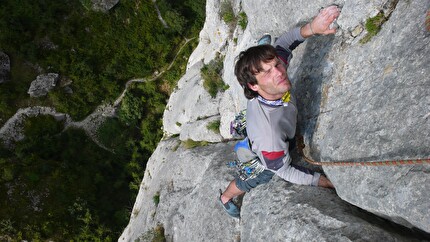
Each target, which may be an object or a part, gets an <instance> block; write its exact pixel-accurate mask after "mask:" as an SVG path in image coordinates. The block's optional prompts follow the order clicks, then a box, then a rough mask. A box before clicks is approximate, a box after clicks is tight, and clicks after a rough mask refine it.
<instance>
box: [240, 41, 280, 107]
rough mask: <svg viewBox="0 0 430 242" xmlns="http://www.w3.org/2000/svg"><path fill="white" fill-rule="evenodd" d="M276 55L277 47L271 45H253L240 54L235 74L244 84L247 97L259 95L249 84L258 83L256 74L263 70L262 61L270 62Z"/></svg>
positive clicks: (242, 84)
mask: <svg viewBox="0 0 430 242" xmlns="http://www.w3.org/2000/svg"><path fill="white" fill-rule="evenodd" d="M276 57H277V55H276V49H275V47H273V46H271V45H258V46H253V47H251V48H249V49H247V50H245V51H242V52H241V53H240V54H239V56H238V60H237V62H236V66H235V68H234V74H235V75H236V78H237V80H238V81H239V84H240V85H241V86H242V88H243V92H244V93H245V97H246V98H248V99H252V98H254V97H257V96H258V93H257V92H256V91H253V90H252V89H251V88H249V86H248V84H250V85H255V84H257V79H256V78H255V75H256V74H258V73H259V72H260V71H262V70H263V67H262V66H261V63H262V62H264V63H269V62H270V61H272V60H273V59H275V58H276Z"/></svg>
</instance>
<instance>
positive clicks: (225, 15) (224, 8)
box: [220, 0, 236, 24]
mask: <svg viewBox="0 0 430 242" xmlns="http://www.w3.org/2000/svg"><path fill="white" fill-rule="evenodd" d="M220 14H221V17H222V20H224V22H225V23H226V24H231V23H235V22H236V16H235V15H234V11H233V6H232V5H231V2H230V1H228V0H224V1H222V3H221V12H220Z"/></svg>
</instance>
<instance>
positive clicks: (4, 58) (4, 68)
mask: <svg viewBox="0 0 430 242" xmlns="http://www.w3.org/2000/svg"><path fill="white" fill-rule="evenodd" d="M9 79H10V58H9V56H8V55H6V53H4V52H1V51H0V83H3V82H7V81H9Z"/></svg>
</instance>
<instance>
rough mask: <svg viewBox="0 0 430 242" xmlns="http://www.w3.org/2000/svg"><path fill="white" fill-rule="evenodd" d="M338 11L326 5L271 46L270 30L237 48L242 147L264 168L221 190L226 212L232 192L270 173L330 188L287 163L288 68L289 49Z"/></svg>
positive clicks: (290, 125) (327, 26)
mask: <svg viewBox="0 0 430 242" xmlns="http://www.w3.org/2000/svg"><path fill="white" fill-rule="evenodd" d="M339 14H340V9H339V8H338V7H337V6H329V7H327V8H324V9H322V10H321V11H320V12H319V13H318V15H317V16H316V17H315V18H313V20H312V21H310V22H309V23H307V24H305V25H303V26H301V27H297V28H294V29H292V30H291V31H288V32H286V33H284V34H283V35H281V36H280V37H279V38H278V39H277V40H276V41H275V43H274V46H272V45H270V42H271V40H270V39H271V38H270V36H264V37H263V39H262V41H263V42H264V41H266V42H268V43H267V44H261V43H260V44H259V45H257V46H253V47H250V48H249V49H247V50H246V51H243V52H241V53H240V54H239V56H238V60H237V62H236V65H235V75H236V77H237V79H238V81H239V83H240V85H241V87H242V88H243V90H244V94H245V97H246V98H247V99H248V101H247V109H246V133H247V138H246V139H245V141H243V142H242V143H241V147H244V146H245V147H246V146H248V148H249V150H250V152H251V154H254V156H255V157H258V161H259V164H258V165H262V166H263V167H264V169H261V171H259V172H258V174H254V176H253V177H251V178H248V179H247V178H243V177H239V176H238V177H237V178H235V179H234V180H232V181H231V182H230V184H229V185H228V186H227V188H226V190H225V191H224V192H222V193H221V194H220V196H219V201H220V203H221V204H222V206H223V207H224V209H225V211H226V212H227V213H228V214H229V215H230V216H233V217H240V209H239V207H238V206H237V205H236V204H235V203H234V202H233V200H232V199H233V198H234V197H237V196H239V195H243V194H244V193H245V192H249V191H250V190H251V189H252V188H255V187H256V186H258V185H261V184H264V183H267V182H269V181H270V180H271V178H272V177H273V175H277V176H279V177H281V178H283V179H284V180H286V181H288V182H291V183H294V184H301V185H310V186H321V187H326V188H334V186H333V184H332V183H331V182H330V180H329V179H328V178H327V177H325V176H324V175H322V174H320V173H318V172H313V171H311V170H308V169H306V168H304V167H300V166H297V165H293V164H291V158H290V155H289V147H290V148H292V144H293V139H294V137H295V132H296V123H297V107H296V99H295V98H294V97H293V96H292V95H291V94H290V89H291V82H290V80H289V78H288V75H287V70H286V68H287V67H288V64H289V61H290V59H291V57H292V51H293V50H294V49H295V48H296V47H297V46H298V45H299V44H300V43H303V42H304V41H305V39H306V38H308V37H311V36H313V35H327V34H334V33H335V32H336V28H335V27H333V25H332V23H333V22H334V21H335V20H336V19H337V17H338V16H339ZM236 153H237V151H236ZM251 156H252V155H251ZM251 156H248V158H253V157H251ZM255 157H254V158H255ZM254 160H255V159H254Z"/></svg>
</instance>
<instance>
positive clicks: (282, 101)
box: [257, 91, 291, 107]
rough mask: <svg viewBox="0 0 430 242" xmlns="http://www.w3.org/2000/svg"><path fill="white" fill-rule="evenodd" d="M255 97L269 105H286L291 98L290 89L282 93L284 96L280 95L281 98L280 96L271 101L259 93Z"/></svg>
mask: <svg viewBox="0 0 430 242" xmlns="http://www.w3.org/2000/svg"><path fill="white" fill-rule="evenodd" d="M257 99H258V101H260V102H262V103H264V104H267V105H269V106H284V107H286V106H288V102H289V101H290V99H291V94H290V91H288V92H286V93H285V94H284V96H282V98H280V99H278V100H273V101H272V100H267V99H265V98H264V97H262V96H260V95H258V96H257Z"/></svg>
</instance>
